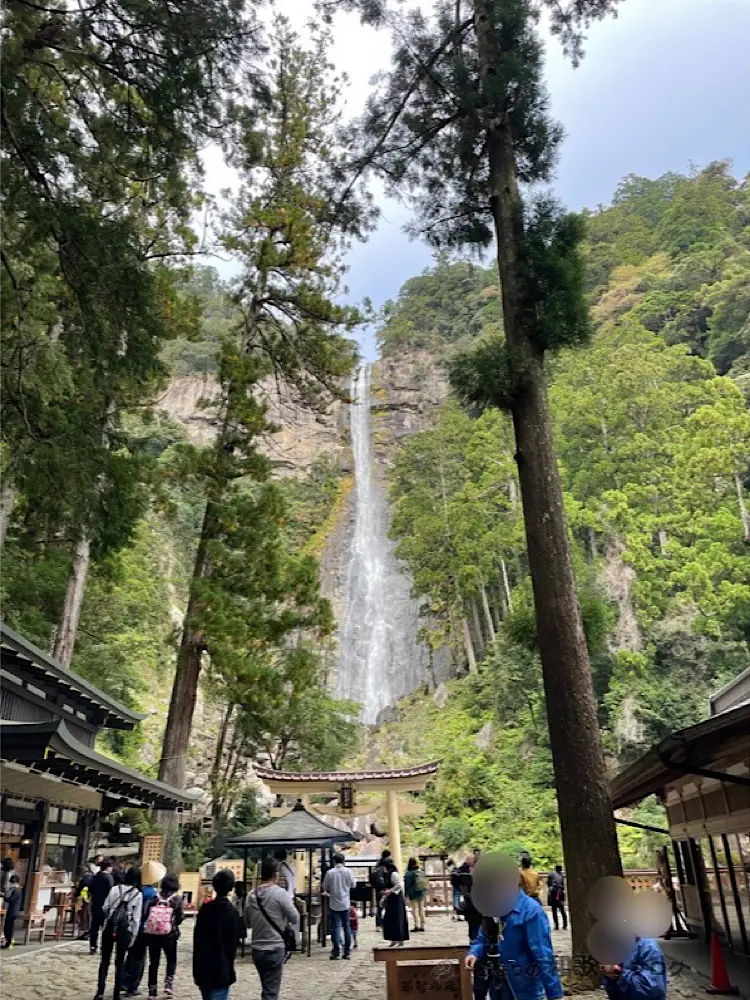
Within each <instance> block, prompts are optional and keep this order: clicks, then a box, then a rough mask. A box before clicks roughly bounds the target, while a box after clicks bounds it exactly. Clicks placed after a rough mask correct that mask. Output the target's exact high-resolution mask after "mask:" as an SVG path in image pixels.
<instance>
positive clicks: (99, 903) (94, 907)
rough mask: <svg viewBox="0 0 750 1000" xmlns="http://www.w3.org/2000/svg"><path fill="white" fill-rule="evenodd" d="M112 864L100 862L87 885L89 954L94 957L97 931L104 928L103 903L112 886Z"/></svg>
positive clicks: (97, 937) (97, 943) (97, 941)
mask: <svg viewBox="0 0 750 1000" xmlns="http://www.w3.org/2000/svg"><path fill="white" fill-rule="evenodd" d="M114 884H115V883H114V879H113V878H112V862H111V861H102V863H101V866H100V868H99V871H98V872H97V873H96V875H94V877H93V878H92V879H91V882H90V884H89V901H90V903H91V930H90V931H89V953H90V954H91V955H95V954H96V951H97V948H98V945H99V931H100V930H101V929H102V927H103V926H104V903H105V901H106V899H107V896H108V895H109V890H110V889H111V888H112V886H113V885H114Z"/></svg>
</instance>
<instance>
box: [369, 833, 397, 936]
mask: <svg viewBox="0 0 750 1000" xmlns="http://www.w3.org/2000/svg"><path fill="white" fill-rule="evenodd" d="M392 864H393V861H392V858H391V852H390V851H389V850H385V851H383V852H382V854H381V855H380V861H378V863H377V865H375V867H374V868H373V870H372V872H371V873H370V885H371V886H372V887H373V889H374V890H375V926H376V927H380V926H382V923H383V893H384V892H385V890H386V889H387V888H388V886H389V885H390V884H391V866H392Z"/></svg>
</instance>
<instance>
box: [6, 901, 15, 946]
mask: <svg viewBox="0 0 750 1000" xmlns="http://www.w3.org/2000/svg"><path fill="white" fill-rule="evenodd" d="M17 916H18V910H16V909H15V908H13V909H10V910H8V912H7V913H6V914H5V923H4V924H3V934H4V935H5V947H6V948H10V946H11V945H12V944H13V931H14V930H15V928H16V917H17Z"/></svg>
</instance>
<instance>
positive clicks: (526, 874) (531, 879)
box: [518, 856, 539, 902]
mask: <svg viewBox="0 0 750 1000" xmlns="http://www.w3.org/2000/svg"><path fill="white" fill-rule="evenodd" d="M518 876H519V878H518V884H519V886H520V887H521V889H523V891H524V892H525V893H526V895H527V896H531V898H532V899H536V900H537V902H538V901H539V875H538V874H537V872H535V871H534V869H533V867H532V864H531V858H530V857H528V856H526V857H522V858H521V869H520V871H519V873H518Z"/></svg>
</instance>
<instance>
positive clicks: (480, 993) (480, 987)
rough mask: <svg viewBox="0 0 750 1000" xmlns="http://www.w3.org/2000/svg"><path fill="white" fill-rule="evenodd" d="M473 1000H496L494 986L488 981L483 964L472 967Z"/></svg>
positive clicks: (478, 963)
mask: <svg viewBox="0 0 750 1000" xmlns="http://www.w3.org/2000/svg"><path fill="white" fill-rule="evenodd" d="M473 997H474V1000H487V997H489V1000H497V990H496V988H495V984H494V983H493V982H491V981H490V978H489V976H488V975H487V969H486V967H485V965H484V962H477V964H476V965H475V966H474V985H473Z"/></svg>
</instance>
